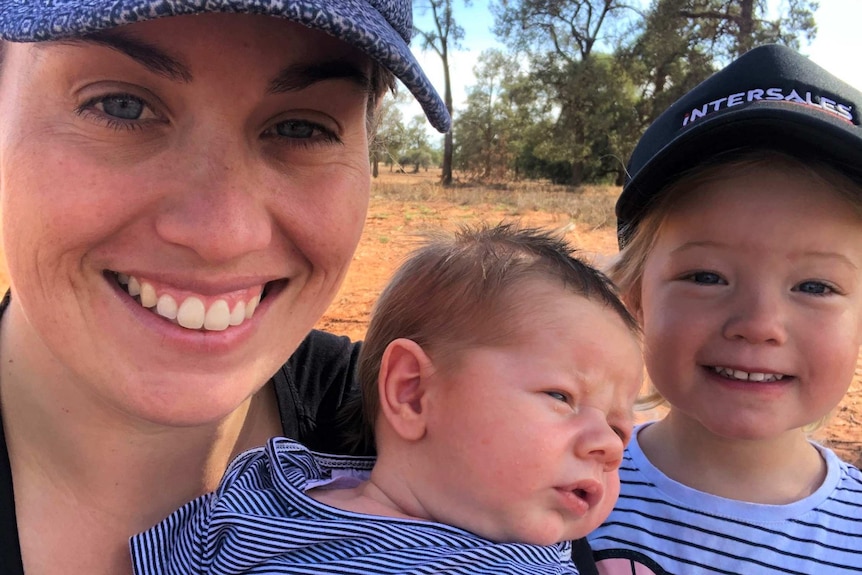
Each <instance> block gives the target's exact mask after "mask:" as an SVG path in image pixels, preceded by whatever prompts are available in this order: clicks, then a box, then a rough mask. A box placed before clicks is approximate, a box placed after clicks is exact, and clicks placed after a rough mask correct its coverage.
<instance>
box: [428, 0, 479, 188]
mask: <svg viewBox="0 0 862 575" xmlns="http://www.w3.org/2000/svg"><path fill="white" fill-rule="evenodd" d="M464 4H465V5H467V6H469V5H470V0H464ZM426 9H430V11H431V16H432V18H433V26H434V29H433V30H427V31H426V30H420V29H418V28H417V29H416V33H417V34H418V35H419V36H420V37H421V38H422V45H423V47H424V48H426V49H431V50H434V51H435V52H436V53H437V55H438V56H440V60H441V61H442V63H443V102H444V103H445V104H446V108H447V109H448V110H449V114H450V115H452V116H453V117H454V108H453V106H452V80H451V77H450V70H449V54H450V50H452V49H457V48H458V47H459V44H458V43H459V42H460V41H461V40H463V39H464V29H463V28H462V27H461V26H459V25H458V24H457V23H456V22H455V17H454V16H453V13H452V0H428V4H427V6H426ZM452 132H453V130H449V132H447V133H446V134H445V136H444V137H443V174H442V176H441V182H442V184H443V185H444V186H449V185H451V184H452V156H453V134H452Z"/></svg>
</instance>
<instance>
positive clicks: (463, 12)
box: [402, 0, 862, 119]
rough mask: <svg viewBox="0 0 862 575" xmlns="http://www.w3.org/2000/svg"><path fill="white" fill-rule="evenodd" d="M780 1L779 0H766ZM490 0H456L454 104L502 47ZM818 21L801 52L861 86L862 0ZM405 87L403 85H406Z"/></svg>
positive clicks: (434, 59)
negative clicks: (487, 53) (480, 62)
mask: <svg viewBox="0 0 862 575" xmlns="http://www.w3.org/2000/svg"><path fill="white" fill-rule="evenodd" d="M770 2H771V3H772V4H773V6H776V7H777V6H779V5H780V3H781V0H770ZM488 4H489V2H488V0H473V3H472V6H469V7H465V6H464V4H463V2H462V1H461V0H455V10H456V12H455V21H456V22H458V23H459V24H460V25H461V26H463V27H464V29H465V38H464V41H463V42H462V50H459V51H457V52H455V54H454V55H452V57H451V68H452V70H451V72H452V97H453V100H454V104H455V108H456V109H457V108H458V107H459V105H460V104H462V103H463V102H464V101H465V100H466V87H467V86H469V85H471V84H472V83H473V67H474V66H475V65H476V61H477V58H478V56H479V54H480V53H481V52H482V51H483V50H486V49H488V48H493V47H498V48H502V47H503V46H502V45H500V44H499V43H498V42H497V41H496V39H495V38H494V34H493V33H492V32H491V30H490V28H491V27H492V26H493V16H492V15H491V13H490V10H489V9H488ZM413 5H414V8H413V10H414V23H415V24H416V26H418V27H419V28H420V29H430V28H431V25H430V24H429V22H430V21H431V19H430V15H429V14H427V13H425V14H423V10H422V0H414V2H413ZM814 19H815V21H816V22H817V36H816V37H815V38H814V41H813V42H811V43H810V44H807V45H806V44H805V43H804V42H803V44H802V46H801V47H800V51H801V52H802V53H803V54H806V55H807V56H809V57H810V58H811V60H813V61H814V62H815V63H817V64H819V65H820V66H822V67H823V68H826V70H828V71H829V72H831V73H832V74H834V75H836V76H838V77H839V78H841V79H843V80H844V81H846V82H847V83H849V84H852V85H853V86H855V87H856V88H858V89H860V90H862V62H860V57H862V56H860V55H862V28H860V25H859V24H860V22H862V0H820V8H819V9H818V10H817V12H815V13H814ZM412 50H413V53H414V54H415V55H416V57H417V59H418V60H419V63H420V64H421V65H422V68H423V70H425V73H426V74H427V75H428V78H429V79H430V80H431V82H432V83H433V84H434V87H435V88H437V91H438V92H439V93H440V94H442V93H443V65H442V64H441V62H440V57H439V56H438V55H437V54H436V53H434V52H423V51H422V50H421V49H420V43H419V41H418V39H414V41H413V44H412ZM404 91H406V90H404ZM402 111H403V113H404V117H405V118H407V119H409V118H412V117H413V116H415V115H418V114H421V113H422V109H421V108H420V107H419V105H418V104H415V102H414V103H411V104H408V105H406V106H405V108H404V109H403V110H402Z"/></svg>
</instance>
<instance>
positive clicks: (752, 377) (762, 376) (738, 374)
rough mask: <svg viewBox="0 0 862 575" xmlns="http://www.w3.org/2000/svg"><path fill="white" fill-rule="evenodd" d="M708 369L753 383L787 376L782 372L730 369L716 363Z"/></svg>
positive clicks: (729, 377) (779, 379)
mask: <svg viewBox="0 0 862 575" xmlns="http://www.w3.org/2000/svg"><path fill="white" fill-rule="evenodd" d="M710 369H712V371H714V372H715V373H717V374H718V375H720V376H722V377H724V378H727V379H733V380H736V381H751V382H754V383H773V382H776V381H781V380H782V379H784V378H785V377H787V375H785V374H783V373H758V372H748V371H742V370H739V369H731V368H729V367H721V366H718V365H715V366H712V367H711V368H710Z"/></svg>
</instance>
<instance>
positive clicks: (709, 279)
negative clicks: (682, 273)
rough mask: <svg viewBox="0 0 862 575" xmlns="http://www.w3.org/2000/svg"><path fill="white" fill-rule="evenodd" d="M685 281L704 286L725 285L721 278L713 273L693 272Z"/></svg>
mask: <svg viewBox="0 0 862 575" xmlns="http://www.w3.org/2000/svg"><path fill="white" fill-rule="evenodd" d="M686 279H688V280H691V281H693V282H694V283H696V284H704V285H719V284H724V283H725V282H724V280H723V279H722V278H721V276H720V275H718V274H717V273H714V272H694V273H691V274H689V275H688V276H686Z"/></svg>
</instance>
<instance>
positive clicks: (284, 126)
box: [275, 120, 320, 139]
mask: <svg viewBox="0 0 862 575" xmlns="http://www.w3.org/2000/svg"><path fill="white" fill-rule="evenodd" d="M275 131H276V133H278V135H279V136H285V137H287V138H301V139H308V138H311V137H313V136H314V134H315V132H317V131H320V128H318V127H317V126H315V125H314V124H310V123H308V122H303V121H297V120H288V121H286V122H279V123H278V125H276V127H275Z"/></svg>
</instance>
